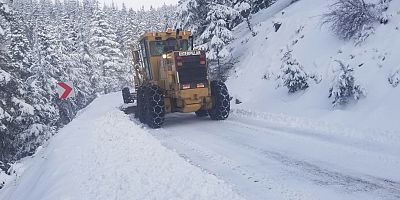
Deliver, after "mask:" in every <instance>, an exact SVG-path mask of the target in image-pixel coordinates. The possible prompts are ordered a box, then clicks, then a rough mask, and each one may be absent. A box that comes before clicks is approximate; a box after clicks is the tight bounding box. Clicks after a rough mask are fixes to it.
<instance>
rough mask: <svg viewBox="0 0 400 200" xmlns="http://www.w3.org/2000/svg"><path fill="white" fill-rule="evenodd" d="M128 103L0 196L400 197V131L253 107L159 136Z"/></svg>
mask: <svg viewBox="0 0 400 200" xmlns="http://www.w3.org/2000/svg"><path fill="white" fill-rule="evenodd" d="M120 104H121V97H120V94H113V95H108V96H103V97H100V98H99V99H97V100H96V101H95V102H94V103H92V104H91V105H90V106H89V107H88V108H87V109H85V110H84V111H82V112H81V113H80V115H79V116H78V117H77V118H76V119H75V120H74V121H73V122H72V123H71V124H69V125H68V126H66V127H65V128H63V129H62V130H61V131H60V133H59V134H57V135H56V136H55V137H54V138H52V139H51V140H50V142H49V145H48V146H45V147H44V148H42V149H40V150H39V152H38V153H37V154H36V155H35V156H33V158H26V159H24V160H23V161H21V162H20V163H18V164H17V165H15V166H14V169H13V170H15V171H16V172H17V173H16V174H14V176H17V178H16V179H15V178H14V180H12V181H11V182H9V183H8V184H7V185H6V187H5V188H4V189H2V190H0V199H7V200H8V199H10V200H19V199H21V200H23V199H32V200H39V199H40V200H42V199H49V200H50V199H51V200H53V199H240V198H241V197H240V196H242V197H243V198H245V199H250V200H253V199H254V200H259V199H274V200H288V199H302V200H313V199H326V200H329V199H332V200H333V199H334V200H337V199H341V200H342V199H343V200H345V199H346V200H347V199H349V200H359V199H364V200H379V199H382V200H395V199H400V174H399V173H397V172H398V169H399V168H400V156H399V155H400V154H399V152H400V147H399V145H398V144H399V143H400V135H398V134H392V133H390V132H388V133H385V134H379V135H375V136H374V134H375V133H374V132H368V131H364V130H361V131H360V130H358V129H351V128H348V127H347V128H346V127H337V126H333V125H332V124H327V123H324V122H320V121H308V120H306V119H303V118H296V117H293V116H286V115H274V114H270V113H262V112H251V111H247V110H244V109H234V110H233V112H232V113H231V116H230V118H229V119H228V120H226V121H212V120H210V119H209V118H197V117H196V116H195V115H194V114H170V115H167V118H166V123H165V126H164V127H163V128H161V129H158V130H152V129H148V128H147V127H146V126H143V125H142V124H140V123H139V122H137V121H136V120H135V119H134V118H133V116H132V115H130V116H128V115H125V114H123V113H122V112H121V111H119V109H118V106H119V105H120ZM372 136H374V137H372ZM157 140H158V141H157ZM168 149H169V150H168ZM178 155H179V156H178ZM10 179H11V178H10ZM238 194H239V195H240V196H238Z"/></svg>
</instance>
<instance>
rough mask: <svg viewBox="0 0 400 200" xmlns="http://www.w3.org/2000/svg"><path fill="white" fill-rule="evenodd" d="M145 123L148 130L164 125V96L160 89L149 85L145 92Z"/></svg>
mask: <svg viewBox="0 0 400 200" xmlns="http://www.w3.org/2000/svg"><path fill="white" fill-rule="evenodd" d="M144 96H145V106H144V107H145V108H144V110H145V122H146V124H147V125H149V127H150V128H160V127H161V126H162V125H163V124H164V118H165V104H164V94H163V92H162V90H161V89H160V87H158V86H156V85H151V86H149V87H147V88H146V90H145V95H144Z"/></svg>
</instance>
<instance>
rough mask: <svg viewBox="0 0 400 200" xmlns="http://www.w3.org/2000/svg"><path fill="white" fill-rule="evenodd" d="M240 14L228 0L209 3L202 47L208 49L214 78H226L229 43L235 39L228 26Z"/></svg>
mask: <svg viewBox="0 0 400 200" xmlns="http://www.w3.org/2000/svg"><path fill="white" fill-rule="evenodd" d="M238 15H239V13H238V11H236V10H235V9H233V8H232V5H230V4H229V2H228V1H224V0H222V1H220V2H218V3H216V2H213V3H211V4H210V5H209V12H208V14H207V21H208V24H207V27H206V29H205V30H204V32H203V33H202V34H201V36H200V38H199V39H200V41H201V45H200V46H199V47H200V48H203V49H206V50H207V58H208V59H209V60H210V61H211V66H210V68H211V73H212V76H213V77H214V79H224V78H226V77H225V74H226V73H227V70H228V67H226V63H225V62H227V61H229V59H230V57H231V55H230V50H229V49H228V47H227V45H228V44H229V43H230V42H231V41H232V40H233V34H232V31H231V30H230V29H229V28H228V26H229V24H230V22H231V21H230V20H233V19H235V18H236V17H237V16H238Z"/></svg>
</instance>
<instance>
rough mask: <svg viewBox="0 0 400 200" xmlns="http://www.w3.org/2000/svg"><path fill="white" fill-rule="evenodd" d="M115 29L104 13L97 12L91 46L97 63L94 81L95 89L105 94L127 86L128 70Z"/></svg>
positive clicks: (93, 24)
mask: <svg viewBox="0 0 400 200" xmlns="http://www.w3.org/2000/svg"><path fill="white" fill-rule="evenodd" d="M116 39H117V36H116V35H115V31H114V29H113V27H112V26H111V25H110V24H109V23H108V22H107V20H106V19H105V15H104V13H103V12H102V11H100V10H99V11H97V13H96V15H95V18H94V20H93V22H92V30H91V39H90V45H91V49H92V53H91V54H92V56H93V57H94V60H95V62H96V68H95V69H94V71H95V73H94V76H93V81H94V84H95V88H97V89H98V91H99V92H100V90H102V92H104V93H106V94H107V93H109V92H111V91H116V90H119V89H120V86H121V85H124V84H127V83H126V82H127V80H128V79H127V72H128V70H129V69H128V68H127V67H126V66H125V65H124V63H123V61H122V60H123V55H122V53H121V51H120V49H119V44H118V42H116Z"/></svg>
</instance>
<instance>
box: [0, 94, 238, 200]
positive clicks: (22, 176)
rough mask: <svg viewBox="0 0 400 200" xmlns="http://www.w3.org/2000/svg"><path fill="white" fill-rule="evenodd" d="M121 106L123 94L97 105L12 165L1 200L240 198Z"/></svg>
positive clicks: (115, 95) (82, 113) (93, 104)
mask: <svg viewBox="0 0 400 200" xmlns="http://www.w3.org/2000/svg"><path fill="white" fill-rule="evenodd" d="M120 104H121V96H120V94H114V95H108V96H103V97H100V98H99V99H97V100H95V102H94V103H92V104H91V105H90V106H89V107H88V108H87V109H85V110H84V111H82V112H81V114H80V116H78V117H77V118H76V119H75V120H74V121H73V122H72V123H70V124H69V125H68V126H66V127H65V128H63V129H62V130H61V131H60V133H58V134H57V135H56V136H55V137H54V138H52V139H51V140H50V142H49V145H48V146H47V147H45V148H43V149H41V150H40V151H39V152H38V153H37V154H36V155H35V156H33V158H26V159H24V160H23V161H21V163H19V164H17V165H15V166H14V169H13V170H15V171H16V172H17V176H18V178H17V179H16V180H14V181H12V182H10V183H9V184H7V185H6V187H5V188H3V189H2V190H0V199H4V200H6V199H7V200H26V199H31V200H46V199H48V200H56V199H60V200H67V199H68V200H70V199H77V200H78V199H88V200H89V199H93V200H94V199H99V200H106V199H121V200H122V199H123V200H125V199H241V197H240V196H238V195H237V194H236V193H235V192H233V191H232V189H231V187H230V186H228V185H227V184H226V183H225V182H224V181H221V180H220V179H217V178H216V177H215V176H213V175H210V174H208V173H206V172H204V171H202V170H201V169H200V168H197V167H194V166H193V165H190V164H189V163H188V162H186V161H185V160H184V159H183V158H181V157H179V156H178V155H177V154H176V153H175V152H173V151H171V150H168V149H166V148H165V147H163V146H162V145H161V144H160V142H159V141H157V140H156V139H154V138H153V137H152V136H151V135H150V134H148V133H147V132H146V130H144V129H142V128H140V127H139V126H137V125H135V124H134V123H133V122H132V121H130V120H129V117H128V116H126V115H125V114H123V113H122V112H121V111H119V110H118V106H119V105H120ZM14 175H16V174H14Z"/></svg>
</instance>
